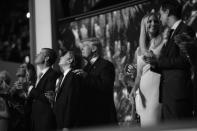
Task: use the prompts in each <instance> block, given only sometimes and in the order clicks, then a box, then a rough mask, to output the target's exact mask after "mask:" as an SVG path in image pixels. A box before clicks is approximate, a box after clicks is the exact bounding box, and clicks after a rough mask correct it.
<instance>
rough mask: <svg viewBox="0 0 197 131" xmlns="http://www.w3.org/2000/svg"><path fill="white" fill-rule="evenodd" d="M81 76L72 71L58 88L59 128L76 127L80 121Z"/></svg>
mask: <svg viewBox="0 0 197 131" xmlns="http://www.w3.org/2000/svg"><path fill="white" fill-rule="evenodd" d="M80 88H81V78H80V76H79V75H76V74H74V73H73V72H72V70H71V71H69V72H68V74H67V75H66V76H65V78H64V80H63V82H62V84H61V87H60V88H59V89H58V92H57V98H56V102H55V104H54V112H55V116H56V121H57V128H58V129H62V128H74V127H75V128H76V127H77V125H78V124H77V122H78V121H79V93H80V92H79V90H80Z"/></svg>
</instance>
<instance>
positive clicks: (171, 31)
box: [169, 29, 174, 38]
mask: <svg viewBox="0 0 197 131" xmlns="http://www.w3.org/2000/svg"><path fill="white" fill-rule="evenodd" d="M173 32H174V29H170V35H169V36H170V38H171V37H172V33H173Z"/></svg>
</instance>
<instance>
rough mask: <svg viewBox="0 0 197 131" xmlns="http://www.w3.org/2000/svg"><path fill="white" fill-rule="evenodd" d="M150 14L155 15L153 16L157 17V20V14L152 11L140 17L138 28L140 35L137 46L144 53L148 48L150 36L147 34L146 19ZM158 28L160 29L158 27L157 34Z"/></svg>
mask: <svg viewBox="0 0 197 131" xmlns="http://www.w3.org/2000/svg"><path fill="white" fill-rule="evenodd" d="M151 16H155V18H157V19H158V21H159V18H158V16H157V14H156V13H154V12H151V13H148V14H146V15H145V16H144V17H143V18H142V21H141V28H140V37H139V47H140V50H141V52H142V53H144V52H145V51H146V50H148V47H149V42H150V37H149V34H148V27H147V23H148V20H149V18H150V17H151ZM160 30H161V29H160V28H159V29H158V33H157V35H159V34H160Z"/></svg>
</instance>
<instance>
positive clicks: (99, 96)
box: [78, 38, 117, 126]
mask: <svg viewBox="0 0 197 131" xmlns="http://www.w3.org/2000/svg"><path fill="white" fill-rule="evenodd" d="M82 45H83V47H82V56H83V57H84V58H85V59H86V60H87V65H86V66H85V68H84V70H83V71H85V72H83V71H82V72H83V74H84V76H85V86H84V90H83V91H84V93H82V94H86V95H84V96H83V98H82V99H85V100H84V101H85V102H84V103H83V106H81V107H84V108H83V109H82V110H84V112H86V113H84V117H83V123H82V124H83V125H85V126H109V125H114V124H117V119H116V110H115V105H114V100H113V87H114V79H115V69H114V66H113V64H112V63H111V62H110V61H107V60H105V59H103V58H101V53H102V45H101V43H100V41H99V40H98V39H97V38H89V39H86V40H84V41H82ZM78 73H80V71H79V72H78Z"/></svg>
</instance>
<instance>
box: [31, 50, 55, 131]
mask: <svg viewBox="0 0 197 131" xmlns="http://www.w3.org/2000/svg"><path fill="white" fill-rule="evenodd" d="M56 58H57V56H56V53H55V51H54V50H53V49H49V48H43V49H42V50H41V52H40V53H39V54H38V55H37V57H36V59H35V64H36V65H37V66H38V68H39V69H40V73H39V74H41V75H39V77H40V78H38V79H37V82H36V85H35V86H34V87H33V88H30V89H29V99H32V101H33V103H32V113H31V119H32V130H33V131H46V130H47V131H48V130H53V129H55V128H56V125H55V115H54V113H53V110H52V107H51V106H53V105H52V99H53V98H52V97H53V96H52V94H53V92H54V91H55V84H56V79H57V78H58V73H57V72H56V71H55V70H53V69H52V65H53V64H54V63H55V61H56Z"/></svg>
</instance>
